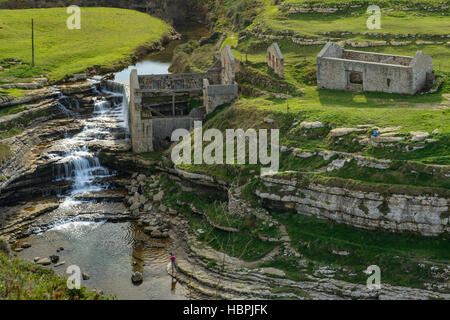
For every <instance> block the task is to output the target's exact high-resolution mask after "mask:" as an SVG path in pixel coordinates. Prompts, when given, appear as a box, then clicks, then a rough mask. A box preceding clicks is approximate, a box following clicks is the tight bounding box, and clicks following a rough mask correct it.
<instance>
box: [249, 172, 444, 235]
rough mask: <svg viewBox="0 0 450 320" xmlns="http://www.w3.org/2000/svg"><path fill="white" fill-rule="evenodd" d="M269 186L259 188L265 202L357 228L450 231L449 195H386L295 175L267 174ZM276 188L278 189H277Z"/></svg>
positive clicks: (264, 180) (278, 207)
mask: <svg viewBox="0 0 450 320" xmlns="http://www.w3.org/2000/svg"><path fill="white" fill-rule="evenodd" d="M263 183H264V185H265V187H267V190H270V191H267V190H257V191H256V195H257V196H258V197H259V198H260V199H261V200H262V203H263V206H265V207H268V208H276V209H282V210H288V211H295V212H297V213H299V214H304V215H314V216H316V217H319V218H326V219H329V220H332V221H335V222H338V223H345V224H348V225H352V226H354V227H358V228H364V229H371V230H385V231H391V232H406V231H409V232H417V233H420V234H422V235H426V236H435V235H439V234H442V233H449V232H450V226H449V207H450V201H449V199H448V198H444V197H440V196H437V195H436V196H431V195H421V196H414V195H408V194H389V195H383V194H381V193H379V192H366V191H358V190H350V189H346V188H338V187H332V186H326V185H321V184H317V183H308V184H301V185H300V184H298V183H297V181H296V180H295V179H291V180H287V179H283V178H278V177H277V178H276V177H264V178H263ZM274 190H276V191H274Z"/></svg>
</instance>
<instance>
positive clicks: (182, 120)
mask: <svg viewBox="0 0 450 320" xmlns="http://www.w3.org/2000/svg"><path fill="white" fill-rule="evenodd" d="M194 120H195V119H194V118H191V117H175V118H154V119H153V120H152V130H153V131H152V139H153V144H152V145H153V149H154V150H162V149H166V148H168V147H169V146H170V144H171V143H172V142H171V137H172V132H173V131H175V130H176V129H187V130H189V131H190V130H192V129H193V128H194Z"/></svg>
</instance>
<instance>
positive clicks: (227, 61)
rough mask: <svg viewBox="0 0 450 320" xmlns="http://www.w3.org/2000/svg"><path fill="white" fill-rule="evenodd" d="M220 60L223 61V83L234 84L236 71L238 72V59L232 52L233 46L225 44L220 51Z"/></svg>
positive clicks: (221, 75)
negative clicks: (236, 59)
mask: <svg viewBox="0 0 450 320" xmlns="http://www.w3.org/2000/svg"><path fill="white" fill-rule="evenodd" d="M220 61H221V63H222V69H221V74H220V77H221V82H220V83H221V84H234V83H235V82H236V81H235V72H236V61H235V59H234V57H233V54H232V53H231V48H230V46H229V45H225V46H224V47H223V49H222V51H221V52H220Z"/></svg>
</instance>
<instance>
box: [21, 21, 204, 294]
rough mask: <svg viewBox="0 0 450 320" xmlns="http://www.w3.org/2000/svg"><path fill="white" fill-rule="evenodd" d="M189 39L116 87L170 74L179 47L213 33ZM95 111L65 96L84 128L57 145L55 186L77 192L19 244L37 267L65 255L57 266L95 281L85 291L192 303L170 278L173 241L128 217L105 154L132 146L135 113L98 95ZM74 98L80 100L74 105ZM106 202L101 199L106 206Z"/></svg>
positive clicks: (64, 195)
mask: <svg viewBox="0 0 450 320" xmlns="http://www.w3.org/2000/svg"><path fill="white" fill-rule="evenodd" d="M181 33H182V34H183V35H184V37H183V40H179V41H174V43H170V44H169V46H168V48H167V49H166V50H165V51H163V52H161V53H158V54H153V55H151V56H149V57H147V58H145V59H143V60H142V61H140V62H138V63H137V64H135V65H133V66H129V67H128V68H126V69H124V70H122V71H120V72H117V73H116V74H115V81H117V82H122V83H128V81H129V73H130V71H131V69H134V68H135V69H137V70H138V74H158V73H167V72H168V68H169V66H170V60H171V56H172V52H173V49H174V48H175V47H176V45H178V44H180V43H183V42H185V41H188V40H189V39H192V38H193V37H194V36H197V37H198V36H199V35H200V36H201V35H204V34H205V29H204V28H203V27H201V26H196V28H193V27H192V26H190V27H189V28H188V29H187V30H181ZM93 91H94V94H95V97H94V98H93V99H94V111H93V113H92V115H91V116H89V117H84V118H83V117H79V115H78V114H77V106H76V104H77V103H75V105H73V101H70V99H67V97H65V96H63V95H62V94H61V95H60V98H59V104H60V108H61V109H63V110H64V111H65V113H67V115H68V116H70V117H75V118H78V120H79V121H81V123H82V130H81V132H79V133H78V134H75V135H74V136H72V137H66V138H65V139H62V140H59V141H58V142H56V143H55V144H54V145H53V146H52V147H51V148H50V151H49V152H48V157H49V158H50V159H51V160H52V161H53V162H54V163H55V165H54V169H53V171H54V172H53V176H54V181H55V182H56V181H61V180H65V181H70V183H71V186H72V187H71V189H70V190H68V191H64V192H61V193H60V194H59V195H58V197H59V199H60V205H59V207H58V209H56V210H54V211H51V212H49V213H47V214H45V215H43V216H41V217H39V218H38V219H37V220H36V221H35V222H34V223H33V224H32V225H31V226H30V231H31V235H30V236H29V237H27V238H24V239H21V240H19V241H18V243H17V245H21V244H22V243H24V242H27V243H29V244H31V247H30V248H28V249H26V250H23V251H21V252H20V253H18V256H19V257H20V258H23V259H26V260H30V261H33V260H35V258H36V257H41V258H42V257H49V256H50V255H53V254H57V255H58V256H59V261H60V262H61V261H64V262H65V263H64V264H63V265H61V266H57V267H55V265H52V268H53V269H54V270H55V272H57V273H58V274H60V275H63V276H68V274H66V270H67V268H68V267H69V266H71V265H77V266H79V267H80V269H81V271H82V272H83V273H87V274H88V275H89V279H88V280H83V281H82V285H83V286H86V287H88V288H91V289H94V288H95V289H98V290H101V291H103V292H104V293H105V294H114V295H115V296H116V297H117V298H119V299H189V298H195V297H192V296H191V295H190V293H189V292H188V291H187V290H186V289H185V288H184V287H183V286H181V284H176V283H174V282H173V280H172V277H171V276H170V275H168V274H167V271H166V267H167V264H168V262H169V253H168V251H167V249H166V248H167V247H168V246H170V244H171V240H170V239H165V240H163V239H152V238H150V237H149V236H147V235H146V234H145V233H144V232H143V230H142V228H140V227H138V226H137V224H136V223H135V222H133V221H130V219H128V217H129V215H128V214H129V212H128V209H127V208H126V206H125V205H124V204H123V201H122V200H120V201H119V200H118V199H123V196H124V195H125V194H126V190H122V189H120V188H118V187H116V186H115V184H114V183H111V181H112V180H113V179H114V177H115V176H116V175H117V172H114V171H112V170H110V169H108V168H106V167H104V166H102V164H101V162H100V160H99V158H98V156H97V155H98V152H99V150H101V149H102V148H111V147H113V148H120V147H123V146H126V145H127V144H128V145H129V143H130V140H129V128H128V121H127V119H128V110H125V108H124V104H123V103H122V100H123V96H122V95H121V94H118V93H113V92H110V91H107V90H106V89H101V90H100V91H99V90H97V89H95V86H94V85H93ZM72 100H73V99H72ZM99 199H100V200H99ZM136 271H138V272H140V273H142V274H143V277H144V282H143V283H142V284H141V285H137V286H136V285H134V284H133V283H132V282H131V276H132V274H133V273H134V272H136Z"/></svg>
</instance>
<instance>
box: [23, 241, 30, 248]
mask: <svg viewBox="0 0 450 320" xmlns="http://www.w3.org/2000/svg"><path fill="white" fill-rule="evenodd" d="M21 247H22V248H24V249H28V248H31V243H29V242H24V243H22V246H21Z"/></svg>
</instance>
